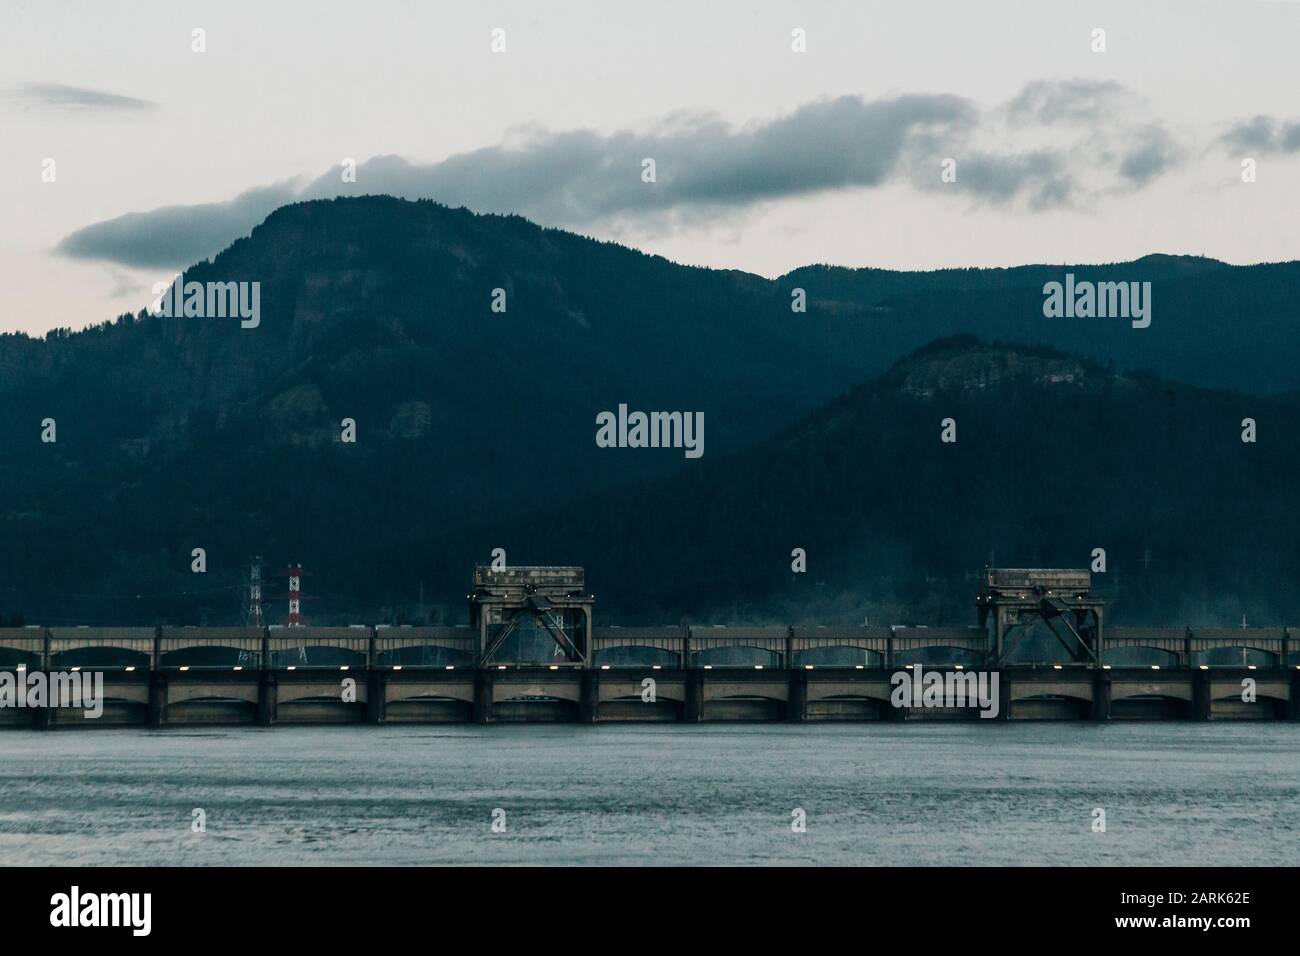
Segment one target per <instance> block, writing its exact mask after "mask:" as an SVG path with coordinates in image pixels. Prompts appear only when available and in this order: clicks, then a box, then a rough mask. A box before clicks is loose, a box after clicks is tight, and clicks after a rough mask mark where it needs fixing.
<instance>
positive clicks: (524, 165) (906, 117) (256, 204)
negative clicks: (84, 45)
mask: <svg viewBox="0 0 1300 956" xmlns="http://www.w3.org/2000/svg"><path fill="white" fill-rule="evenodd" d="M1117 90H1118V91H1119V92H1120V93H1122V88H1118V87H1117V85H1115V84H1108V83H1092V82H1090V81H1067V82H1066V83H1063V84H1043V83H1039V84H1031V86H1030V87H1027V88H1026V90H1025V92H1023V93H1022V94H1021V95H1020V96H1019V97H1017V99H1016V100H1015V101H1013V102H1014V103H1019V104H1020V105H1019V106H1017V107H1016V110H1017V112H1018V115H1019V116H1021V117H1022V119H1024V120H1028V121H1033V120H1034V119H1036V118H1039V117H1041V115H1042V114H1043V111H1045V110H1046V111H1048V113H1049V114H1051V115H1052V116H1056V115H1057V114H1056V113H1055V112H1053V111H1054V110H1059V109H1063V110H1065V111H1066V112H1068V113H1069V114H1070V115H1073V116H1076V117H1083V116H1095V115H1096V114H1095V110H1096V109H1098V108H1099V107H1098V106H1097V104H1098V103H1100V102H1102V101H1105V100H1107V99H1109V98H1112V97H1114V96H1116V95H1118V93H1117ZM1052 104H1056V105H1055V106H1054V105H1052ZM1062 104H1065V105H1062ZM986 118H987V117H986V111H982V110H981V109H980V108H979V107H978V105H977V104H974V103H972V102H971V101H969V100H966V99H963V98H961V97H957V96H951V95H899V96H893V97H889V98H886V99H880V100H872V101H868V100H864V99H862V98H860V97H857V96H842V97H839V98H836V99H831V100H823V101H819V102H815V103H809V104H806V105H804V106H802V107H800V108H798V109H797V110H795V111H794V112H793V113H790V114H788V115H786V116H783V117H779V118H777V119H773V120H770V121H767V122H762V123H752V124H749V125H746V126H741V127H735V126H731V125H728V124H726V123H724V122H722V121H721V120H719V119H718V118H716V117H713V116H710V115H686V116H677V117H673V118H672V119H671V121H670V122H666V123H663V124H660V126H658V127H657V128H654V129H651V130H649V131H646V132H632V131H620V132H616V133H612V134H608V135H604V134H599V133H595V132H592V131H590V130H577V131H571V132H561V133H551V132H547V131H545V130H537V129H530V130H517V131H514V132H513V133H512V135H511V136H510V137H509V138H508V140H507V142H506V143H503V144H500V145H496V146H489V147H485V148H483V149H477V150H474V151H472V152H468V153H462V154H458V155H455V156H451V157H449V158H447V159H445V160H443V161H442V162H439V163H434V164H431V165H421V164H413V163H410V162H408V161H407V160H405V159H403V158H401V157H398V156H380V157H374V158H372V159H370V160H368V161H366V162H364V163H362V164H361V165H360V166H358V168H357V177H356V179H357V181H356V182H355V183H344V182H343V181H342V177H341V176H340V174H339V168H338V167H335V168H334V169H331V170H330V171H328V172H326V173H324V174H323V175H321V176H320V177H318V178H317V179H315V180H313V181H311V182H308V183H305V184H303V183H300V182H298V181H293V180H291V181H285V182H281V183H276V184H273V185H270V186H265V187H261V188H258V189H251V190H248V191H246V192H243V193H241V194H239V195H238V196H236V197H235V198H234V199H231V200H229V201H226V202H221V203H211V204H206V205H198V206H171V207H166V208H163V209H156V210H153V211H150V212H144V213H131V214H128V215H124V216H120V217H118V218H116V219H111V220H107V221H104V222H99V223H95V224H93V225H90V226H87V227H85V228H83V229H80V230H78V231H76V232H74V233H72V234H71V235H69V236H68V237H67V238H65V239H64V240H63V242H62V243H61V244H60V245H59V251H60V252H62V253H63V254H65V255H69V256H75V257H79V258H90V259H104V260H109V261H113V262H117V263H121V264H124V265H132V266H140V267H150V268H156V267H166V268H176V267H180V266H183V265H186V264H188V263H190V262H194V261H196V260H199V259H204V258H207V257H209V256H211V255H214V254H215V253H217V252H219V251H220V250H221V249H223V248H224V247H225V246H227V245H228V244H229V243H231V242H233V241H234V240H235V239H237V238H239V237H240V236H243V235H246V234H248V233H249V232H250V231H251V230H252V229H253V228H254V227H255V226H256V225H257V224H258V223H259V222H261V221H262V220H263V219H264V218H265V217H266V216H267V215H268V214H270V213H271V212H272V211H273V210H274V209H276V208H277V207H279V206H282V205H284V204H286V203H288V202H293V201H297V200H303V199H318V198H332V197H334V196H340V195H343V196H346V195H364V194H388V195H393V196H397V197H400V198H404V199H434V200H437V201H439V202H443V203H446V204H448V205H451V206H466V207H468V208H470V209H473V210H475V211H477V212H502V213H519V214H521V215H524V216H527V217H529V218H531V219H534V220H536V221H538V222H541V223H543V224H545V225H551V226H562V227H568V228H586V227H591V226H594V225H606V226H617V225H622V224H626V223H633V224H635V225H637V226H639V227H641V228H643V229H644V228H654V227H665V226H666V227H668V228H672V227H676V226H679V225H683V224H689V223H693V222H700V221H704V222H712V221H714V220H716V219H717V218H719V217H721V216H727V215H734V214H735V213H738V212H740V211H743V210H746V209H749V208H752V207H754V206H757V205H759V204H762V203H765V202H770V201H775V200H780V199H787V198H791V197H798V196H806V195H811V194H815V193H826V192H830V191H834V190H849V189H861V188H872V187H878V186H881V185H885V184H888V183H892V182H911V183H913V184H914V185H917V186H920V187H922V188H931V187H932V185H933V184H934V183H935V182H937V180H938V174H937V163H938V160H939V158H940V157H943V156H955V157H961V159H960V162H959V165H960V172H959V176H958V181H957V183H956V184H955V185H957V187H958V188H957V190H956V191H957V193H958V194H960V195H964V196H966V197H968V198H972V199H976V200H979V201H983V202H989V203H998V204H1007V203H1014V202H1021V201H1023V202H1024V203H1025V204H1027V205H1028V207H1029V208H1031V209H1043V208H1048V207H1051V206H1058V205H1062V204H1065V203H1068V202H1070V201H1071V199H1072V197H1073V196H1074V194H1075V192H1076V191H1077V189H1078V187H1077V184H1076V179H1075V175H1074V171H1073V169H1072V164H1073V163H1076V162H1077V163H1084V160H1083V159H1082V158H1080V157H1079V156H1077V155H1075V153H1074V152H1071V151H1064V150H1048V149H1030V150H1010V149H1006V150H1004V149H1002V148H1001V147H1000V146H999V147H998V148H992V149H991V148H987V146H985V147H981V146H980V145H979V143H978V140H979V138H980V133H981V124H982V121H983V120H985V119H986ZM1144 136H1145V137H1146V138H1145V139H1143V140H1142V144H1141V148H1140V149H1139V150H1137V151H1135V152H1134V153H1133V154H1131V155H1130V156H1128V157H1125V159H1124V160H1123V163H1122V166H1121V168H1120V169H1119V170H1115V169H1114V168H1108V169H1107V170H1106V174H1107V175H1111V176H1122V177H1123V178H1125V179H1127V180H1128V181H1129V182H1130V183H1131V184H1136V185H1141V184H1143V183H1145V182H1146V181H1147V180H1148V179H1150V178H1151V177H1153V176H1154V175H1156V174H1157V173H1158V172H1159V171H1161V170H1162V169H1163V168H1165V167H1166V166H1167V165H1169V164H1170V163H1171V162H1172V161H1173V157H1174V154H1173V153H1172V152H1170V151H1168V150H1166V151H1162V149H1161V144H1160V141H1159V139H1158V137H1156V136H1155V135H1154V133H1151V132H1150V131H1147V132H1145V133H1144ZM986 139H987V137H986ZM995 142H997V143H999V144H1000V143H1002V142H1003V140H1002V139H1001V138H998V139H997V140H995ZM646 158H652V159H654V161H655V166H656V182H654V183H644V182H642V178H641V174H642V161H643V160H644V159H646ZM1084 164H1085V165H1095V164H1091V162H1090V161H1089V163H1084Z"/></svg>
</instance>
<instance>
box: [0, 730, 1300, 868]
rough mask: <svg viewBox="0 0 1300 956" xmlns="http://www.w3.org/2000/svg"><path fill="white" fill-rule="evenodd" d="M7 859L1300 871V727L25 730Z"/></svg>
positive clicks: (5, 780)
mask: <svg viewBox="0 0 1300 956" xmlns="http://www.w3.org/2000/svg"><path fill="white" fill-rule="evenodd" d="M497 807H500V808H503V809H504V810H505V811H506V822H507V832H505V833H501V834H494V833H492V832H491V819H492V811H493V809H494V808H497ZM795 807H802V808H803V809H804V810H806V811H807V832H806V833H804V834H795V833H793V832H792V831H791V827H790V823H791V811H792V809H794V808H795ZM1094 807H1102V808H1104V809H1105V810H1106V814H1107V832H1106V833H1093V832H1092V829H1091V823H1092V811H1093V808H1094ZM195 808H202V809H203V810H204V811H205V812H206V814H207V832H206V833H203V834H197V833H193V832H191V820H192V819H193V817H192V811H193V810H194V809H195ZM0 862H3V863H5V864H37V865H43V864H60V865H63V864H91V865H97V864H98V865H109V864H133V865H162V864H187V865H193V864H223V865H235V864H240V865H248V864H275V865H303V864H310V865H363V864H432V863H442V864H476V863H507V864H508V863H519V864H698V863H709V864H758V863H764V864H783V863H789V864H850V865H879V864H922V865H970V864H976V865H981V864H1013V865H1014V864H1069V863H1075V864H1094V865H1115V864H1128V865H1142V864H1152V865H1191V864H1247V865H1249V864H1262V863H1269V864H1284V865H1296V864H1297V863H1300V728H1297V727H1296V726H1295V725H1288V724H1283V723H1241V724H1225V723H1218V724H1193V723H1163V722H1161V723H1110V724H1104V725H1092V724H1079V723H1040V724H1028V723H1021V724H1017V723H1010V724H995V725H994V724H990V722H984V721H981V722H977V723H976V722H972V723H962V724H954V723H935V722H932V723H920V722H912V723H909V724H904V725H896V724H876V725H862V724H842V725H824V724H823V725H813V726H792V725H753V724H751V725H654V726H645V725H642V726H629V725H617V726H615V725H605V726H595V727H587V726H577V725H531V726H520V725H492V726H486V727H482V726H474V725H454V726H436V727H430V726H393V725H389V726H384V727H324V728H322V727H311V728H306V727H304V728H295V727H287V726H280V727H275V728H272V729H253V728H248V729H225V728H221V729H216V728H214V729H211V730H194V729H186V730H155V731H147V730H133V729H132V730H92V731H75V732H58V731H53V732H28V731H12V732H4V733H0Z"/></svg>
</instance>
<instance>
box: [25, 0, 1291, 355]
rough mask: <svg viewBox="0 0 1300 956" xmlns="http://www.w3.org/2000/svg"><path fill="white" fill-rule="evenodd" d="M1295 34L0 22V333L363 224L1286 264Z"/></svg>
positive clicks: (244, 11) (1030, 11)
mask: <svg viewBox="0 0 1300 956" xmlns="http://www.w3.org/2000/svg"><path fill="white" fill-rule="evenodd" d="M195 30H201V31H203V33H202V40H203V43H202V45H203V50H202V51H201V52H198V51H196V50H195V45H196V39H195V33H194V31H195ZM1097 30H1103V31H1104V45H1105V49H1104V51H1100V50H1097V49H1095V48H1096V47H1097V46H1098V35H1097V33H1096V31H1097ZM494 31H502V32H497V33H494ZM795 31H801V32H800V33H796V32H795ZM1298 36H1300V2H1291V0H1236V2H1230V0H1213V2H1211V0H1205V2H1199V0H1175V2H1167V3H1166V2H1145V0H1144V2H1138V0H1125V2H1120V3H1106V2H1093V0H1089V2H1075V0H1025V2H1014V0H982V2H979V3H972V2H969V0H955V2H927V0H906V2H903V0H893V2H878V3H877V2H861V0H859V2H827V0H822V2H801V3H794V2H780V3H778V2H767V3H764V2H748V3H741V2H727V0H720V2H715V3H699V2H698V0H696V2H684V3H682V2H671V0H656V2H654V3H648V4H632V3H613V2H610V0H603V2H587V0H551V2H546V0H528V2H519V3H494V2H472V3H470V2H466V3H435V2H417V0H408V2H401V0H367V2H365V3H352V2H346V3H345V2H313V3H311V4H309V5H307V4H288V3H268V2H266V0H258V2H242V0H221V2H213V3H208V2H177V0H159V2H154V0H135V2H130V3H127V2H116V3H115V2H102V0H99V2H95V0H89V2H59V0H5V4H4V15H3V18H2V21H0V278H2V279H3V284H4V296H3V303H4V304H3V306H0V332H13V331H24V332H27V333H29V334H41V333H43V332H45V331H47V330H48V329H50V328H53V327H63V326H67V327H72V328H80V327H83V326H86V325H89V324H93V323H98V322H102V321H104V320H106V319H110V318H113V317H114V316H116V315H118V314H119V313H121V312H124V311H138V310H139V309H141V308H145V307H147V306H148V305H149V304H150V302H151V301H152V299H153V294H152V289H153V286H154V285H155V283H158V282H160V281H166V280H169V279H170V278H171V277H172V276H173V275H174V274H175V273H176V272H177V271H179V270H180V269H182V268H183V267H184V266H185V265H187V264H189V263H191V262H195V261H199V260H201V259H204V258H207V257H210V256H211V255H214V254H215V253H217V252H218V251H220V250H221V249H222V248H224V247H225V246H227V245H229V243H230V242H232V241H234V240H235V239H237V238H239V237H240V236H243V235H247V234H248V232H249V231H250V230H251V229H252V228H253V227H254V226H255V225H256V224H257V223H258V222H260V221H261V220H262V219H263V218H265V216H266V215H267V214H268V213H269V212H270V211H271V210H273V209H274V208H276V207H277V206H280V205H283V204H284V203H286V202H293V201H297V200H301V199H309V198H316V197H322V196H333V195H354V194H364V193H390V194H393V195H399V196H406V197H409V198H416V197H427V198H432V199H437V200H439V201H442V202H446V203H448V204H450V205H465V206H468V207H469V208H470V209H473V210H475V211H478V212H517V213H520V214H522V215H525V216H528V217H529V218H530V219H533V220H535V221H538V222H541V223H543V224H545V225H552V226H560V227H563V228H568V229H572V230H574V231H576V232H581V233H583V234H587V235H592V236H597V237H599V238H604V239H613V240H616V241H619V242H623V243H625V244H628V245H631V246H634V247H636V248H639V249H643V250H646V251H649V252H653V253H657V254H661V255H664V256H667V257H669V258H671V259H674V260H676V261H679V262H685V263H690V264H696V265H705V266H713V267H721V268H734V269H743V270H746V271H749V272H754V273H758V274H761V275H766V276H777V275H780V274H782V273H784V272H787V271H789V270H791V269H793V268H796V267H798V266H800V265H806V264H809V263H814V262H827V263H834V264H838V265H846V266H875V267H883V268H896V269H935V268H946V267H960V266H1004V265H1016V264H1021V263H1027V262H1051V263H1064V262H1070V263H1084V262H1110V261H1117V260H1124V259H1132V258H1136V257H1139V256H1142V255H1145V254H1148V253H1154V252H1163V253H1172V254H1190V255H1206V256H1212V257H1215V258H1218V259H1222V260H1225V261H1228V262H1233V263H1250V262H1260V261H1278V260H1288V259H1293V258H1296V257H1297V256H1300V226H1298V225H1297V219H1298V217H1297V215H1296V213H1297V196H1298V195H1300V192H1298V191H1297V176H1298V175H1300V98H1298V97H1297V90H1300V58H1298V57H1296V55H1295V41H1296V38H1297V37H1298ZM800 38H802V46H803V49H802V50H801V51H798V50H796V49H795V47H797V46H800V45H801V44H800ZM502 41H504V50H501V49H500V47H501V45H502ZM494 44H495V46H496V47H497V49H495V50H494V49H493V47H494ZM647 159H653V160H654V181H653V182H647V181H645V178H646V175H647V173H646V164H645V161H646V160H647ZM50 160H52V161H53V164H52V166H51V164H50V162H49V161H50ZM348 160H351V161H352V162H354V163H355V169H356V177H355V178H356V181H355V182H349V181H345V176H344V172H345V169H346V168H347V167H346V165H345V161H348ZM945 160H951V161H952V162H951V163H950V164H945ZM1244 160H1252V161H1253V163H1254V181H1252V182H1244V181H1243V165H1242V164H1243V161H1244ZM945 170H947V172H948V175H947V177H945ZM51 172H52V176H51ZM51 178H52V181H47V180H49V179H51Z"/></svg>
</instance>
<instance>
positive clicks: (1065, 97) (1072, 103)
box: [1006, 79, 1136, 124]
mask: <svg viewBox="0 0 1300 956" xmlns="http://www.w3.org/2000/svg"><path fill="white" fill-rule="evenodd" d="M1135 99H1136V97H1135V96H1134V94H1133V93H1132V92H1131V91H1130V90H1128V89H1127V88H1125V87H1124V86H1122V85H1120V84H1119V83H1116V82H1115V81H1114V80H1087V79H1076V80H1037V81H1035V82H1033V83H1029V84H1026V86H1025V88H1024V89H1023V90H1021V91H1020V93H1019V94H1018V95H1017V96H1016V97H1015V98H1014V99H1012V100H1011V101H1010V102H1009V103H1007V105H1006V111H1007V115H1008V116H1009V117H1011V119H1012V120H1013V121H1015V122H1017V123H1024V122H1035V123H1040V124H1052V123H1091V122H1095V121H1097V120H1101V119H1105V118H1106V117H1107V116H1108V115H1111V114H1112V113H1114V112H1117V111H1120V110H1125V109H1128V108H1130V107H1131V106H1132V105H1133V102H1134V100H1135Z"/></svg>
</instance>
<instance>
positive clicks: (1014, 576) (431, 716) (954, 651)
mask: <svg viewBox="0 0 1300 956" xmlns="http://www.w3.org/2000/svg"><path fill="white" fill-rule="evenodd" d="M469 600H470V624H468V625H463V626H423V627H419V626H411V627H406V626H401V627H396V626H394V627H386V626H369V625H353V626H347V627H310V626H296V627H274V626H273V627H265V628H254V627H171V626H159V627H39V626H38V627H23V628H12V627H11V628H0V672H4V673H8V674H12V675H14V679H24V678H25V677H26V676H28V675H31V674H32V673H33V672H37V671H39V672H42V673H45V674H49V675H54V674H66V673H69V672H78V671H89V672H95V673H102V674H103V712H102V714H101V715H100V716H99V717H98V718H96V719H91V718H89V717H87V716H85V715H84V714H83V712H82V711H81V710H80V709H76V708H72V707H64V706H46V707H41V708H15V707H0V727H15V728H16V727H28V728H31V727H41V728H63V727H90V726H119V727H120V726H172V725H203V724H250V725H275V724H329V723H372V724H381V723H420V722H424V723H439V722H455V721H462V722H463V721H476V722H493V721H577V722H585V723H596V722H607V721H683V722H698V721H726V720H749V721H844V720H855V721H872V720H887V721H888V720H914V719H948V720H952V719H958V720H960V719H977V718H978V717H979V716H980V712H979V711H978V710H977V709H974V708H971V707H961V706H947V705H945V704H940V705H938V706H932V707H918V706H913V702H912V701H910V699H909V701H908V702H907V703H906V704H905V705H903V706H897V705H896V703H895V701H893V700H891V693H892V691H893V690H894V684H895V681H894V677H895V675H897V674H898V673H899V672H900V671H906V670H912V669H918V668H919V669H923V670H924V671H925V672H926V673H927V674H935V673H938V674H940V675H953V674H962V673H968V672H977V673H984V674H995V675H996V676H997V678H998V680H997V683H996V686H997V693H998V700H997V704H998V706H997V708H996V716H997V719H999V720H1034V719H1038V720H1043V719H1057V720H1125V719H1134V720H1137V719H1166V720H1168V719H1186V720H1252V719H1255V720H1261V719H1262V720H1293V721H1294V720H1300V628H1295V629H1293V628H1288V627H1255V628H1222V627H1205V628H1199V627H1189V626H1171V627H1110V626H1107V625H1104V616H1105V609H1104V606H1103V603H1102V602H1101V601H1100V600H1099V599H1098V598H1097V597H1096V596H1095V595H1093V594H1092V593H1091V589H1090V576H1089V574H1088V572H1087V571H1074V570H1052V569H990V570H988V571H987V572H986V583H985V587H984V589H983V590H982V591H981V593H980V594H979V596H978V598H977V600H976V607H977V611H978V619H979V623H978V624H976V625H972V626H969V627H917V626H896V627H884V626H881V627H867V626H863V627H853V626H825V627H822V626H815V625H798V624H796V625H789V626H787V625H776V626H731V625H674V626H664V627H619V626H612V625H600V626H596V625H594V624H593V621H592V617H593V614H592V612H593V608H594V603H595V602H594V598H593V596H592V595H590V594H588V593H587V592H586V590H585V576H584V573H583V570H582V569H581V568H573V567H535V568H528V567H515V568H508V569H504V570H493V569H491V568H478V569H477V570H476V571H475V577H474V590H473V592H472V593H471V594H470V596H469ZM917 672H918V673H919V672H920V671H919V670H918V671H917ZM972 676H974V675H973V674H972ZM51 683H53V682H51Z"/></svg>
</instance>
